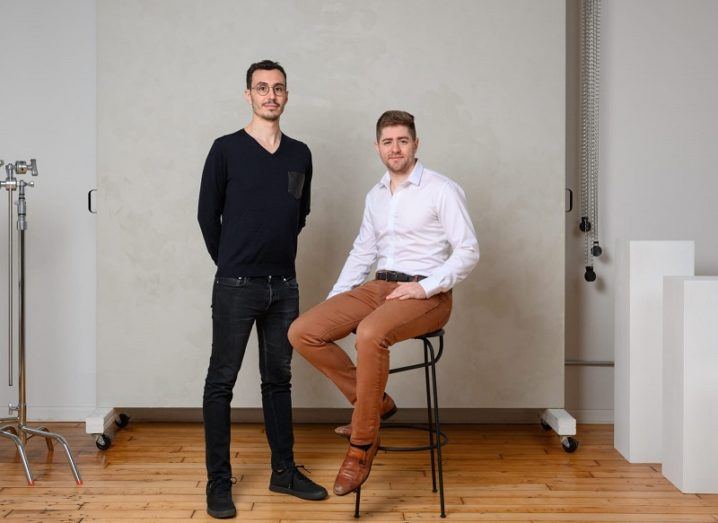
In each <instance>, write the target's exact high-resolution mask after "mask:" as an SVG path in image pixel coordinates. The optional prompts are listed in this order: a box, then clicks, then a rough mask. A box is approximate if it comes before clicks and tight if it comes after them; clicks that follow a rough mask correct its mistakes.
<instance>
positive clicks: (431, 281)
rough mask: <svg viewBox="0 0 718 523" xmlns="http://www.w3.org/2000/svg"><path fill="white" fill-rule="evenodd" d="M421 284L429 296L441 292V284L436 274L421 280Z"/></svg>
mask: <svg viewBox="0 0 718 523" xmlns="http://www.w3.org/2000/svg"><path fill="white" fill-rule="evenodd" d="M419 285H421V287H422V288H423V289H424V292H425V293H426V297H427V298H431V297H432V296H434V295H435V294H439V293H440V292H441V284H439V280H438V278H436V277H434V276H429V277H428V278H424V279H423V280H421V281H420V282H419Z"/></svg>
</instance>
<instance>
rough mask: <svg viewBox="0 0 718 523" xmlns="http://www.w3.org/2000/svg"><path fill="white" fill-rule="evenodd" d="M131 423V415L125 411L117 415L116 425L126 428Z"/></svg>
mask: <svg viewBox="0 0 718 523" xmlns="http://www.w3.org/2000/svg"><path fill="white" fill-rule="evenodd" d="M129 423H130V417H129V416H128V415H127V414H125V413H124V412H123V413H122V414H120V415H119V416H117V419H116V420H115V425H117V426H118V427H119V428H121V429H124V428H125V427H126V426H127V425H128V424H129Z"/></svg>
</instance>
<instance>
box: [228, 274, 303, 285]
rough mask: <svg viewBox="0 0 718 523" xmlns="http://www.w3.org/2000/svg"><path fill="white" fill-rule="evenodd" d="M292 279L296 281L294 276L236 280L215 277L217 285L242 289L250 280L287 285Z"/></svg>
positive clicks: (241, 278) (239, 277) (253, 277)
mask: <svg viewBox="0 0 718 523" xmlns="http://www.w3.org/2000/svg"><path fill="white" fill-rule="evenodd" d="M292 279H294V276H237V277H236V278H228V277H226V276H217V277H215V280H216V282H217V283H223V284H224V285H231V286H234V287H240V286H242V285H243V284H244V282H245V281H248V280H255V281H263V282H264V281H266V282H267V283H272V282H273V281H281V282H282V283H286V282H288V281H289V280H292Z"/></svg>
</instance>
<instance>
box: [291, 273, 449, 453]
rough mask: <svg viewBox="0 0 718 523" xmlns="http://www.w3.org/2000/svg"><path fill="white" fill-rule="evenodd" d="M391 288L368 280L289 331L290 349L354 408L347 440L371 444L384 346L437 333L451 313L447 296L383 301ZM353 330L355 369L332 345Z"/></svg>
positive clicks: (385, 362) (384, 371) (384, 372)
mask: <svg viewBox="0 0 718 523" xmlns="http://www.w3.org/2000/svg"><path fill="white" fill-rule="evenodd" d="M397 285H398V284H397V283H394V282H386V281H381V280H371V281H369V282H367V283H365V284H364V285H361V286H359V287H356V288H354V289H352V290H350V291H347V292H344V293H342V294H337V295H336V296H333V297H332V298H330V299H328V300H327V301H325V302H323V303H320V304H319V305H317V306H315V307H313V308H312V309H310V310H308V311H307V312H305V313H304V314H302V315H301V316H300V317H299V318H297V319H296V320H295V321H294V323H293V324H292V326H291V327H290V328H289V341H290V342H291V343H292V345H293V346H294V349H295V350H296V351H297V352H299V353H300V354H301V355H302V356H304V357H305V358H306V359H307V360H309V362H310V363H311V364H312V365H314V366H315V367H316V368H317V369H319V370H320V371H321V372H323V373H324V374H325V375H326V376H327V377H328V378H329V379H330V380H332V381H333V382H334V384H335V385H336V386H337V387H338V388H339V390H340V391H341V392H342V393H343V394H344V396H346V398H347V399H348V400H349V402H350V403H351V404H353V405H354V414H353V416H352V438H351V441H352V443H354V444H357V445H368V444H371V443H373V442H374V441H375V440H376V438H377V435H378V432H379V423H380V414H381V413H380V409H381V404H382V398H383V395H384V388H385V387H386V382H387V380H388V378H389V347H391V346H392V345H394V344H395V343H397V342H400V341H402V340H406V339H409V338H413V337H414V336H419V335H421V334H426V333H427V332H432V331H435V330H438V329H440V328H441V327H443V326H444V325H446V322H447V321H448V320H449V316H450V314H451V302H452V299H451V291H449V292H445V293H441V294H437V295H435V296H432V297H431V298H429V299H425V300H411V299H410V300H388V301H387V300H386V297H387V296H388V295H389V294H390V293H391V292H392V291H393V290H394V289H395V288H396V287H397ZM352 331H356V350H357V361H356V366H355V365H354V363H353V362H352V360H351V359H350V358H349V356H348V355H347V353H346V352H344V351H343V350H342V349H341V348H340V347H339V346H338V345H337V344H336V343H334V341H335V340H339V339H341V338H344V337H345V336H347V335H348V334H350V333H351V332H352Z"/></svg>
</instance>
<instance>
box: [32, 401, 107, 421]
mask: <svg viewBox="0 0 718 523" xmlns="http://www.w3.org/2000/svg"><path fill="white" fill-rule="evenodd" d="M93 410H95V406H94V405H87V406H80V407H44V406H28V407H27V419H28V421H32V422H33V423H34V422H38V421H85V418H86V417H87V416H89V415H90V414H91V413H92V411H93Z"/></svg>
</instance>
